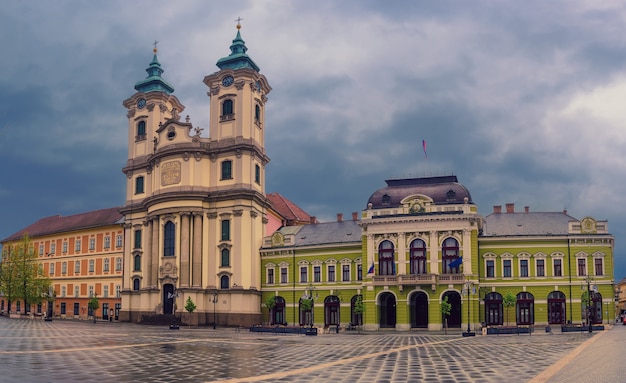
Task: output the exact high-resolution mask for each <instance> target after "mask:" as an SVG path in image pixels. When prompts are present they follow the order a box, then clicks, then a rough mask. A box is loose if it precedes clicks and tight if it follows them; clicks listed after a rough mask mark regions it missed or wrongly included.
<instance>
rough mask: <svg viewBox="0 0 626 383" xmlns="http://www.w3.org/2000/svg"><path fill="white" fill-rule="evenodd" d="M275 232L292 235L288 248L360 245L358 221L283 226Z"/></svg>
mask: <svg viewBox="0 0 626 383" xmlns="http://www.w3.org/2000/svg"><path fill="white" fill-rule="evenodd" d="M277 232H280V233H281V234H283V235H285V236H288V235H293V236H294V241H293V244H292V245H290V246H289V247H307V246H323V245H347V244H359V243H361V227H360V226H359V225H358V221H336V222H327V223H314V224H311V225H302V226H283V227H281V228H280V229H279V230H277Z"/></svg>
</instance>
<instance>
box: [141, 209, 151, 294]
mask: <svg viewBox="0 0 626 383" xmlns="http://www.w3.org/2000/svg"><path fill="white" fill-rule="evenodd" d="M143 226H144V229H143V230H144V233H145V235H144V238H145V240H144V250H145V251H144V252H143V258H144V259H145V260H144V264H145V265H146V268H145V269H144V272H145V277H146V283H147V286H146V287H150V286H152V284H153V283H152V261H153V259H152V219H150V218H146V220H145V222H144V223H143Z"/></svg>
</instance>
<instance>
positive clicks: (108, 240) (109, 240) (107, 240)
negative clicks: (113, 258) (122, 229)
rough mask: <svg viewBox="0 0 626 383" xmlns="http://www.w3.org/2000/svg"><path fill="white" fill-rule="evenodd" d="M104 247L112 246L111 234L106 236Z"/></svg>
mask: <svg viewBox="0 0 626 383" xmlns="http://www.w3.org/2000/svg"><path fill="white" fill-rule="evenodd" d="M104 248H105V249H110V248H111V237H110V236H108V235H107V236H106V237H104Z"/></svg>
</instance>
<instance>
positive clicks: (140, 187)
mask: <svg viewBox="0 0 626 383" xmlns="http://www.w3.org/2000/svg"><path fill="white" fill-rule="evenodd" d="M240 29H241V25H240V24H237V35H236V37H235V39H234V40H233V42H232V45H231V47H230V50H231V53H230V55H229V56H227V57H224V58H222V59H220V60H218V62H217V66H218V68H219V70H218V71H217V72H215V73H213V74H210V75H208V76H206V77H205V78H204V83H205V84H206V85H207V86H208V87H209V92H208V96H209V97H210V125H209V134H208V137H205V135H202V131H203V130H204V129H203V128H200V127H194V126H193V125H192V124H191V122H190V118H189V116H187V117H186V118H185V119H184V121H180V113H181V112H182V111H183V110H184V106H183V105H182V104H181V103H180V101H179V100H178V99H177V98H176V97H175V96H174V95H173V94H172V93H173V92H174V88H173V87H172V86H171V85H170V84H168V83H167V82H166V81H165V80H164V79H163V78H162V77H161V76H162V74H163V72H164V71H163V69H162V68H161V65H160V63H159V61H158V59H157V50H156V47H155V50H154V57H153V59H152V62H151V63H150V65H149V66H148V68H147V69H146V71H147V72H148V77H147V78H146V79H145V80H142V81H140V82H138V83H137V84H136V85H135V90H136V91H137V92H136V93H135V94H134V95H133V96H131V97H130V98H128V99H127V100H125V101H124V103H123V105H124V107H125V108H126V109H127V110H128V113H127V117H128V161H127V164H126V166H125V167H124V169H123V172H124V173H125V174H126V179H127V186H126V204H125V206H124V207H123V208H122V213H123V214H124V215H125V236H126V241H125V249H124V259H125V265H124V285H123V290H122V310H121V312H120V318H121V319H122V320H127V321H132V322H142V321H165V320H171V316H172V315H176V316H178V317H179V318H180V317H181V314H182V313H183V312H184V306H185V303H186V301H187V299H188V298H191V300H192V301H193V302H194V303H195V305H196V307H197V309H196V311H195V312H194V313H193V315H192V317H191V323H192V324H200V325H203V324H204V325H206V324H214V323H216V322H217V324H218V325H243V326H248V325H252V324H255V323H260V321H261V295H260V288H261V280H260V278H261V269H260V255H259V249H260V247H261V245H262V239H263V236H264V227H265V223H266V208H267V206H268V202H267V199H266V197H265V166H266V165H267V163H268V162H269V158H268V157H267V155H266V154H265V146H264V142H265V139H264V129H265V113H264V111H265V103H266V101H267V97H266V95H267V94H268V93H269V92H270V91H271V87H270V86H269V84H268V82H267V80H266V78H265V76H263V75H262V74H261V73H260V72H259V68H258V66H257V65H256V64H255V63H254V61H252V59H251V58H250V57H249V56H248V55H247V54H246V51H247V47H246V45H245V42H244V41H243V39H242V38H241V33H240ZM185 314H186V315H184V316H183V318H184V320H185V321H187V320H189V319H187V318H189V317H188V315H187V313H186V312H185Z"/></svg>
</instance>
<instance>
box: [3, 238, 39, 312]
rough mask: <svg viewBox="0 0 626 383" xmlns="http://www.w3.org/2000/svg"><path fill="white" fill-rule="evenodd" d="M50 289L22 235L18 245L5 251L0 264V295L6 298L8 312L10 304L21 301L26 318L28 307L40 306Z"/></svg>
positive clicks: (26, 240) (28, 240) (30, 243)
mask: <svg viewBox="0 0 626 383" xmlns="http://www.w3.org/2000/svg"><path fill="white" fill-rule="evenodd" d="M50 285H51V283H50V280H49V279H48V278H46V277H45V276H44V270H43V265H42V264H40V263H39V262H38V257H37V254H36V253H35V250H34V247H33V243H32V241H31V239H30V237H29V236H28V234H24V236H23V237H22V239H21V240H20V242H19V243H17V244H15V245H13V246H9V247H8V249H6V250H5V251H4V253H3V256H2V260H1V261H0V292H2V293H3V294H4V296H5V297H6V298H7V301H8V305H9V310H10V307H11V302H13V301H15V300H22V301H23V302H24V314H26V313H27V312H28V309H29V305H30V304H39V303H42V302H43V300H44V299H45V296H46V294H47V293H48V291H49V289H50Z"/></svg>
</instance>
